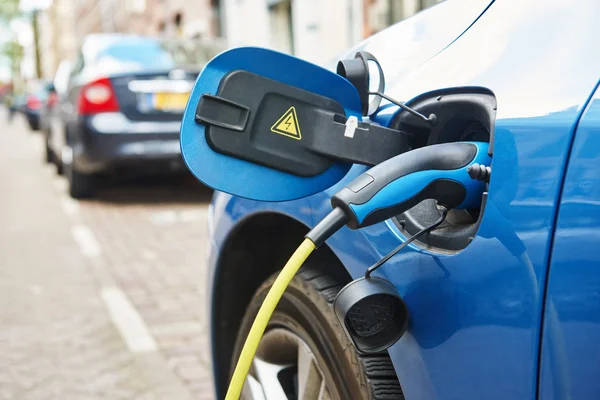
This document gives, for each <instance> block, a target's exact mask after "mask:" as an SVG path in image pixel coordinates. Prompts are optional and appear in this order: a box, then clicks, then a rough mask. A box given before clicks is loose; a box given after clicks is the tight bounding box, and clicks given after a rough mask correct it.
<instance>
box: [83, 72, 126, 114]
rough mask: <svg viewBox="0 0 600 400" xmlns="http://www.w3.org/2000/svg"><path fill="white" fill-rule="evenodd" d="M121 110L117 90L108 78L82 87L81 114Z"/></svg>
mask: <svg viewBox="0 0 600 400" xmlns="http://www.w3.org/2000/svg"><path fill="white" fill-rule="evenodd" d="M114 111H119V103H118V102H117V96H116V95H115V90H114V89H113V87H112V84H111V83H110V80H109V79H108V78H100V79H97V80H95V81H93V82H90V83H88V84H87V85H85V86H84V87H83V88H82V89H81V93H80V96H79V114H98V113H103V112H114Z"/></svg>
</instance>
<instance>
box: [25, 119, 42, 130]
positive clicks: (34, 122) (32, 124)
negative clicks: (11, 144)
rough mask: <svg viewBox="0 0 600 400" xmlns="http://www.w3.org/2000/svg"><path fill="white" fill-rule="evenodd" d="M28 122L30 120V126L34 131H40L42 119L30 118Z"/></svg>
mask: <svg viewBox="0 0 600 400" xmlns="http://www.w3.org/2000/svg"><path fill="white" fill-rule="evenodd" d="M27 122H29V128H30V129H31V130H32V131H39V130H40V121H39V120H37V119H35V118H28V119H27Z"/></svg>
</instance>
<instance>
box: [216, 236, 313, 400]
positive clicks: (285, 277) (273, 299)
mask: <svg viewBox="0 0 600 400" xmlns="http://www.w3.org/2000/svg"><path fill="white" fill-rule="evenodd" d="M314 249H315V244H314V243H313V241H312V240H310V239H308V238H306V239H304V241H303V242H302V244H301V245H300V247H298V248H297V249H296V251H295V252H294V254H292V256H291V257H290V259H289V260H288V262H287V263H286V264H285V266H284V267H283V269H282V270H281V272H280V273H279V275H278V276H277V279H275V282H274V283H273V286H271V289H270V290H269V293H267V297H265V301H263V303H262V305H261V306H260V309H259V310H258V314H257V315H256V319H255V320H254V322H253V323H252V327H251V328H250V333H248V337H247V338H246V342H245V343H244V347H243V348H242V352H241V353H240V358H239V359H238V362H237V365H236V366H235V371H233V376H232V377H231V382H230V383H229V389H227V395H226V396H225V400H238V399H239V398H240V395H241V393H242V388H243V387H244V382H245V381H246V376H247V375H248V371H249V370H250V366H251V365H252V360H253V359H254V355H255V354H256V349H258V344H259V342H260V339H261V338H262V335H263V333H265V329H266V328H267V324H268V323H269V319H271V315H272V314H273V311H275V308H276V307H277V303H279V300H280V299H281V296H283V292H285V289H286V288H287V287H288V285H289V284H290V281H291V280H292V278H293V277H294V275H296V272H298V270H299V269H300V267H301V266H302V264H304V261H305V260H306V259H307V258H308V256H309V255H310V253H312V252H313V250H314Z"/></svg>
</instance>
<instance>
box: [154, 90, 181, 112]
mask: <svg viewBox="0 0 600 400" xmlns="http://www.w3.org/2000/svg"><path fill="white" fill-rule="evenodd" d="M189 96H190V94H189V93H154V95H153V96H152V97H153V99H152V100H153V101H152V105H153V106H154V107H153V108H154V109H156V110H161V111H183V110H184V109H185V105H186V104H187V99H188V97H189Z"/></svg>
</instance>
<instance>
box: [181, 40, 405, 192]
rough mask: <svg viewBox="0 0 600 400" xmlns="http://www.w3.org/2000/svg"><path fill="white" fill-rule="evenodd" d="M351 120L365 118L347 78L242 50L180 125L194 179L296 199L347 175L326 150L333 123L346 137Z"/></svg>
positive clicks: (208, 76) (198, 87)
mask: <svg viewBox="0 0 600 400" xmlns="http://www.w3.org/2000/svg"><path fill="white" fill-rule="evenodd" d="M350 117H353V120H354V121H360V119H361V102H360V97H359V95H358V93H357V91H356V89H355V88H354V86H352V84H351V83H350V82H348V81H347V80H346V79H344V78H343V77H341V76H339V75H337V74H336V73H334V72H332V71H329V70H326V69H324V68H321V67H319V66H317V65H314V64H311V63H309V62H306V61H303V60H300V59H298V58H295V57H292V56H289V55H286V54H282V53H278V52H276V51H272V50H267V49H261V48H252V47H242V48H236V49H232V50H228V51H226V52H223V53H221V54H220V55H218V56H217V57H215V58H213V59H212V60H211V61H210V62H209V63H208V64H207V65H206V66H205V67H204V69H203V70H202V72H201V74H200V76H199V77H198V79H197V81H196V84H195V85H194V88H193V89H192V92H191V94H190V97H189V99H188V104H187V106H186V110H185V114H184V117H183V121H182V124H181V151H182V155H183V158H184V160H185V162H186V164H187V166H188V168H189V169H190V171H191V172H192V173H193V174H194V175H195V177H196V178H198V179H199V180H200V181H202V182H203V183H205V184H206V185H208V186H210V187H212V188H214V189H216V190H220V191H223V192H227V193H230V194H233V195H237V196H241V197H246V198H250V199H255V200H261V201H287V200H293V199H296V198H301V197H306V196H309V195H311V194H314V193H317V192H320V191H322V190H325V189H327V188H329V187H331V186H333V185H335V184H336V183H337V182H339V181H340V180H341V179H342V178H343V177H344V176H345V175H346V173H347V172H348V170H349V169H350V167H351V163H350V162H348V160H346V159H344V158H343V157H337V156H336V155H335V154H333V155H331V154H322V152H320V151H319V148H324V147H326V146H325V145H327V143H328V142H327V141H323V140H324V139H323V137H326V136H327V135H325V134H324V133H327V132H323V126H325V127H326V126H327V125H324V124H325V123H326V121H330V122H329V124H330V125H331V126H336V127H337V126H339V128H338V129H337V130H335V129H334V130H335V132H333V133H332V134H331V135H333V136H335V135H336V134H337V135H338V136H339V137H340V138H344V130H345V128H346V126H345V121H346V120H347V119H348V118H350ZM335 121H343V122H335ZM330 137H331V136H330ZM358 137H360V135H358ZM348 140H350V141H351V140H352V139H351V138H350V139H348ZM329 147H336V146H331V145H330V146H329ZM400 150H402V149H400Z"/></svg>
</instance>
